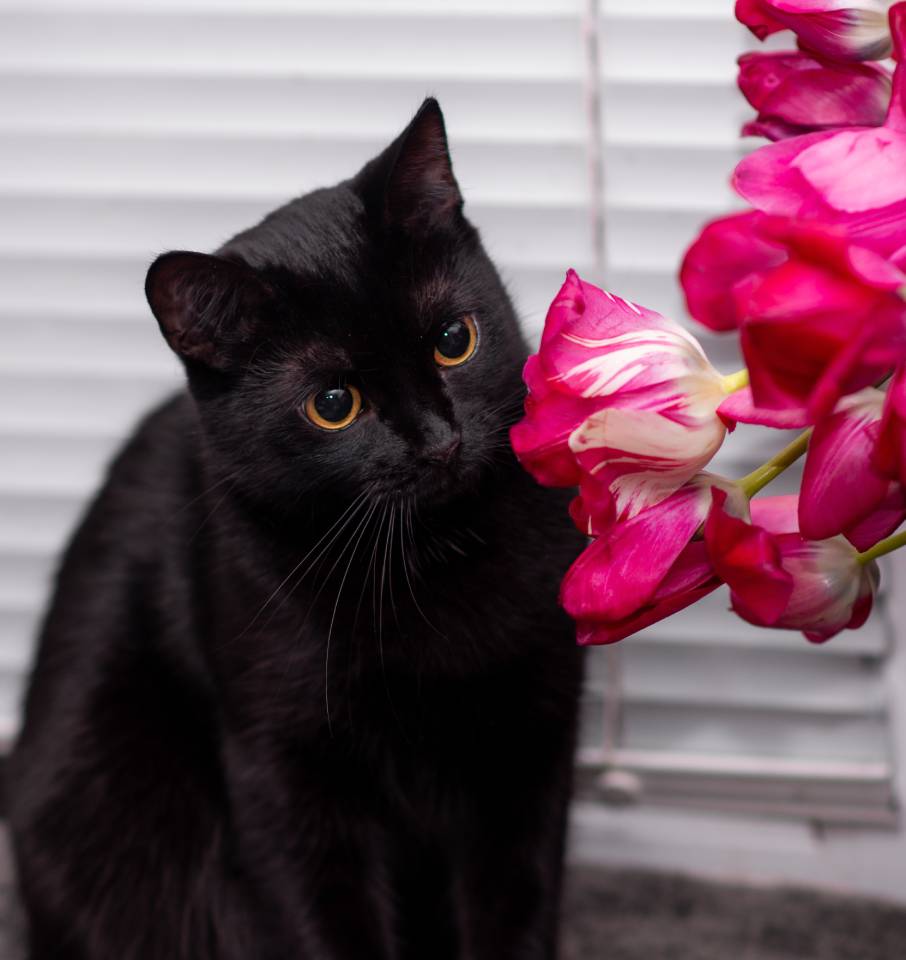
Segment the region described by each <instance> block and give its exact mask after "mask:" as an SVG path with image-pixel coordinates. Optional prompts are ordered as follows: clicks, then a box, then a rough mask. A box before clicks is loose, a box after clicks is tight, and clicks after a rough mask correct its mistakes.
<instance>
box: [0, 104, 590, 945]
mask: <svg viewBox="0 0 906 960" xmlns="http://www.w3.org/2000/svg"><path fill="white" fill-rule="evenodd" d="M146 290H147V295H148V300H149V302H150V304H151V308H152V310H153V312H154V314H155V316H156V317H157V320H158V321H159V323H160V327H161V329H162V331H163V334H164V337H165V338H166V339H167V341H168V343H169V344H170V346H171V347H172V348H173V349H174V350H175V351H176V352H177V353H178V354H179V355H180V357H181V358H182V360H183V361H184V364H185V368H186V371H187V374H188V384H189V391H188V393H186V394H183V395H180V396H178V397H176V398H175V399H173V400H172V401H170V402H169V403H167V404H166V405H164V406H163V407H161V408H160V409H159V410H157V411H156V412H154V413H152V414H151V415H150V416H149V417H148V419H147V420H145V422H144V423H143V424H142V425H141V426H140V428H139V429H138V432H137V433H136V434H135V436H134V437H133V438H132V440H131V441H130V442H129V443H128V445H127V446H126V448H125V449H124V450H123V452H122V453H121V454H120V455H119V457H118V458H117V460H116V461H115V463H114V464H113V466H112V469H111V471H110V475H109V478H108V480H107V482H106V484H105V486H104V488H103V490H102V491H101V493H100V495H99V496H98V498H97V500H96V501H95V503H94V505H93V506H92V507H91V509H90V511H89V512H88V515H87V516H86V518H85V520H84V522H83V523H82V525H81V527H80V529H79V530H78V532H77V533H76V535H75V537H74V539H73V541H72V544H71V545H70V547H69V549H68V551H67V553H66V556H65V560H64V562H63V566H62V569H61V572H60V574H59V579H58V582H57V588H56V594H55V597H54V600H53V603H52V606H51V608H50V611H49V613H48V615H47V618H46V622H45V624H44V629H43V635H42V637H41V641H40V648H39V652H38V657H37V663H36V665H35V668H34V673H33V675H32V679H31V686H30V689H29V692H28V697H27V703H26V712H25V725H24V729H23V731H22V735H21V738H20V740H19V742H18V745H17V747H16V750H15V753H14V756H13V758H12V760H11V766H10V781H11V782H10V790H11V794H12V796H11V821H12V827H13V834H14V841H15V851H16V857H17V861H18V868H19V874H20V879H21V887H22V895H23V899H24V902H25V906H26V909H27V913H28V918H29V930H30V933H29V944H30V956H31V958H32V960H50V958H53V960H108V958H109V960H132V958H136V960H138V958H141V960H158V958H159V960H183V958H184V960H207V958H217V960H238V958H242V960H291V958H299V960H303V958H304V960H372V958H373V960H401V958H413V960H414V958H418V960H452V958H470V960H484V958H487V960H509V958H513V960H516V958H518V960H533V958H538V960H542V958H543V960H549V958H552V957H554V956H555V955H556V946H555V940H556V927H557V911H558V899H559V888H560V875H561V860H562V853H563V837H564V825H565V816H566V808H567V801H568V797H569V793H570V780H571V762H572V752H573V740H574V727H575V720H576V705H577V699H578V695H579V688H580V674H581V665H580V657H579V654H578V653H577V651H576V649H575V646H574V640H573V634H572V629H571V625H570V624H569V622H568V621H567V620H566V618H565V617H564V615H563V614H562V613H561V612H560V611H559V610H558V607H557V587H558V583H559V580H560V578H561V576H562V574H563V572H564V570H565V568H566V566H567V565H568V563H569V561H570V560H571V559H572V557H573V556H574V555H575V554H576V553H577V552H578V550H579V549H580V547H581V538H580V537H579V535H578V534H577V533H576V532H575V531H574V530H573V529H572V528H571V525H570V522H569V519H568V517H567V513H566V503H565V500H564V496H563V492H562V491H560V492H558V491H550V490H545V489H542V488H541V487H538V486H536V485H535V484H534V482H533V481H532V480H531V479H530V478H529V477H528V476H527V475H526V474H525V473H524V472H523V471H522V470H521V469H520V468H519V467H518V466H517V464H516V462H515V460H514V458H513V455H512V453H511V452H510V449H509V446H508V439H507V431H508V428H509V426H510V425H511V424H512V423H513V422H514V421H515V420H516V419H517V418H518V416H519V413H520V405H521V402H522V398H523V395H524V392H523V387H522V384H521V380H520V371H521V367H522V364H523V362H524V359H525V356H526V346H525V343H524V341H523V339H522V336H521V335H520V333H519V330H518V327H517V323H516V319H515V316H514V313H513V309H512V306H511V304H510V301H509V299H508V298H507V295H506V292H505V290H504V288H503V285H502V284H501V281H500V279H499V277H498V275H497V273H496V271H495V269H494V267H493V265H492V264H491V262H490V260H489V259H488V257H487V255H486V254H485V252H484V250H483V249H482V246H481V242H480V240H479V236H478V233H477V231H476V230H475V228H474V227H472V226H471V225H470V224H469V223H468V221H467V220H466V219H465V218H464V216H463V214H462V198H461V196H460V193H459V189H458V187H457V184H456V180H455V179H454V176H453V172H452V168H451V165H450V158H449V154H448V150H447V142H446V136H445V133H444V125H443V117H442V115H441V112H440V109H439V107H438V105H437V103H436V102H435V101H434V100H427V101H426V102H425V103H424V105H423V106H422V107H421V109H420V110H419V111H418V113H417V115H416V116H415V118H414V119H413V121H412V122H411V123H410V125H409V126H408V128H407V129H406V130H405V131H404V132H403V134H402V135H401V136H400V137H399V138H397V140H395V141H394V142H393V143H392V144H391V145H390V146H389V147H388V148H387V149H386V150H385V151H384V152H383V153H381V154H380V155H379V156H378V157H377V158H375V159H374V160H372V161H371V162H369V163H368V164H367V165H366V166H365V167H364V169H362V171H361V172H360V173H359V174H358V175H356V176H355V177H354V178H352V179H351V180H347V181H345V182H343V183H340V184H339V185H338V186H336V187H333V188H331V189H324V190H317V191H315V192H313V193H310V194H308V195H306V196H304V197H302V198H301V199H298V200H294V201H292V202H291V203H289V204H287V205H286V206H284V207H281V208H280V209H279V210H277V211H276V212H274V213H272V214H271V215H270V216H268V217H267V218H265V220H264V221H263V222H262V223H260V224H259V225H258V226H256V227H254V228H252V229H251V230H248V231H246V232H244V233H241V234H239V235H238V236H237V237H235V238H234V239H232V240H230V241H229V242H228V243H227V244H225V245H224V246H223V247H222V248H221V249H220V250H219V251H218V252H217V254H216V255H213V256H209V255H206V254H200V253H184V252H177V253H168V254H165V255H164V256H161V257H159V258H158V259H157V260H156V261H155V262H154V263H153V264H152V266H151V269H150V271H149V273H148V280H147V285H146Z"/></svg>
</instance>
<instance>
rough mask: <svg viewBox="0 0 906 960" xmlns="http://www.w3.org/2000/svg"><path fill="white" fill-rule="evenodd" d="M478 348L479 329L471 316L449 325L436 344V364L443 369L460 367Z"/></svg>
mask: <svg viewBox="0 0 906 960" xmlns="http://www.w3.org/2000/svg"><path fill="white" fill-rule="evenodd" d="M477 346H478V327H477V326H476V325H475V318H474V317H473V316H472V315H471V314H466V316H464V317H460V318H459V320H454V321H453V322H452V323H448V324H447V325H446V326H445V327H444V328H443V330H441V332H440V336H439V337H438V338H437V342H436V343H435V344H434V362H435V363H437V364H438V366H441V367H458V366H459V365H460V364H461V363H465V362H466V360H468V359H469V357H471V356H472V354H473V353H474V352H475V348H476V347H477Z"/></svg>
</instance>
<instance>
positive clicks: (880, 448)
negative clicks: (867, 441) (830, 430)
mask: <svg viewBox="0 0 906 960" xmlns="http://www.w3.org/2000/svg"><path fill="white" fill-rule="evenodd" d="M873 460H874V464H875V466H876V467H877V469H878V470H879V471H880V472H881V473H883V474H884V475H885V476H887V477H890V478H892V479H894V480H898V481H899V482H900V483H901V484H904V485H906V368H903V367H900V368H899V369H898V370H897V372H896V374H895V375H894V377H893V379H892V380H891V382H890V386H889V387H888V389H887V398H886V400H885V403H884V413H883V415H882V418H881V426H880V430H879V432H878V442H877V446H876V448H875V451H874V455H873Z"/></svg>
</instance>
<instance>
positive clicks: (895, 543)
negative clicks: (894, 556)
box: [859, 530, 906, 563]
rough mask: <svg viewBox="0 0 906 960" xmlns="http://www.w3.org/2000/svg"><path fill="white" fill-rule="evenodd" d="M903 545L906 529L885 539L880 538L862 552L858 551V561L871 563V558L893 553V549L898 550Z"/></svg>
mask: <svg viewBox="0 0 906 960" xmlns="http://www.w3.org/2000/svg"><path fill="white" fill-rule="evenodd" d="M903 546H906V530H901V531H900V532H899V533H895V534H894V535H893V536H892V537H887V539H886V540H880V541H879V542H878V543H876V544H875V545H874V546H873V547H871V548H869V549H868V550H866V551H865V552H864V553H860V554H859V563H871V561H872V560H877V559H878V557H883V556H884V555H885V554H886V553H893V551H894V550H899V549H900V547H903Z"/></svg>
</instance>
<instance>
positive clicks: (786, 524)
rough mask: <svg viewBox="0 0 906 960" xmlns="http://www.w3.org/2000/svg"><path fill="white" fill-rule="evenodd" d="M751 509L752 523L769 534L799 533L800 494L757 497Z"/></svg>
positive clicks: (750, 505)
mask: <svg viewBox="0 0 906 960" xmlns="http://www.w3.org/2000/svg"><path fill="white" fill-rule="evenodd" d="M749 507H750V509H751V512H752V523H753V524H755V526H757V527H761V529H762V530H764V531H766V532H767V533H798V532H799V494H797V493H783V494H780V495H779V496H774V497H756V498H755V499H754V500H753V501H752V502H751V503H750V504H749Z"/></svg>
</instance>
